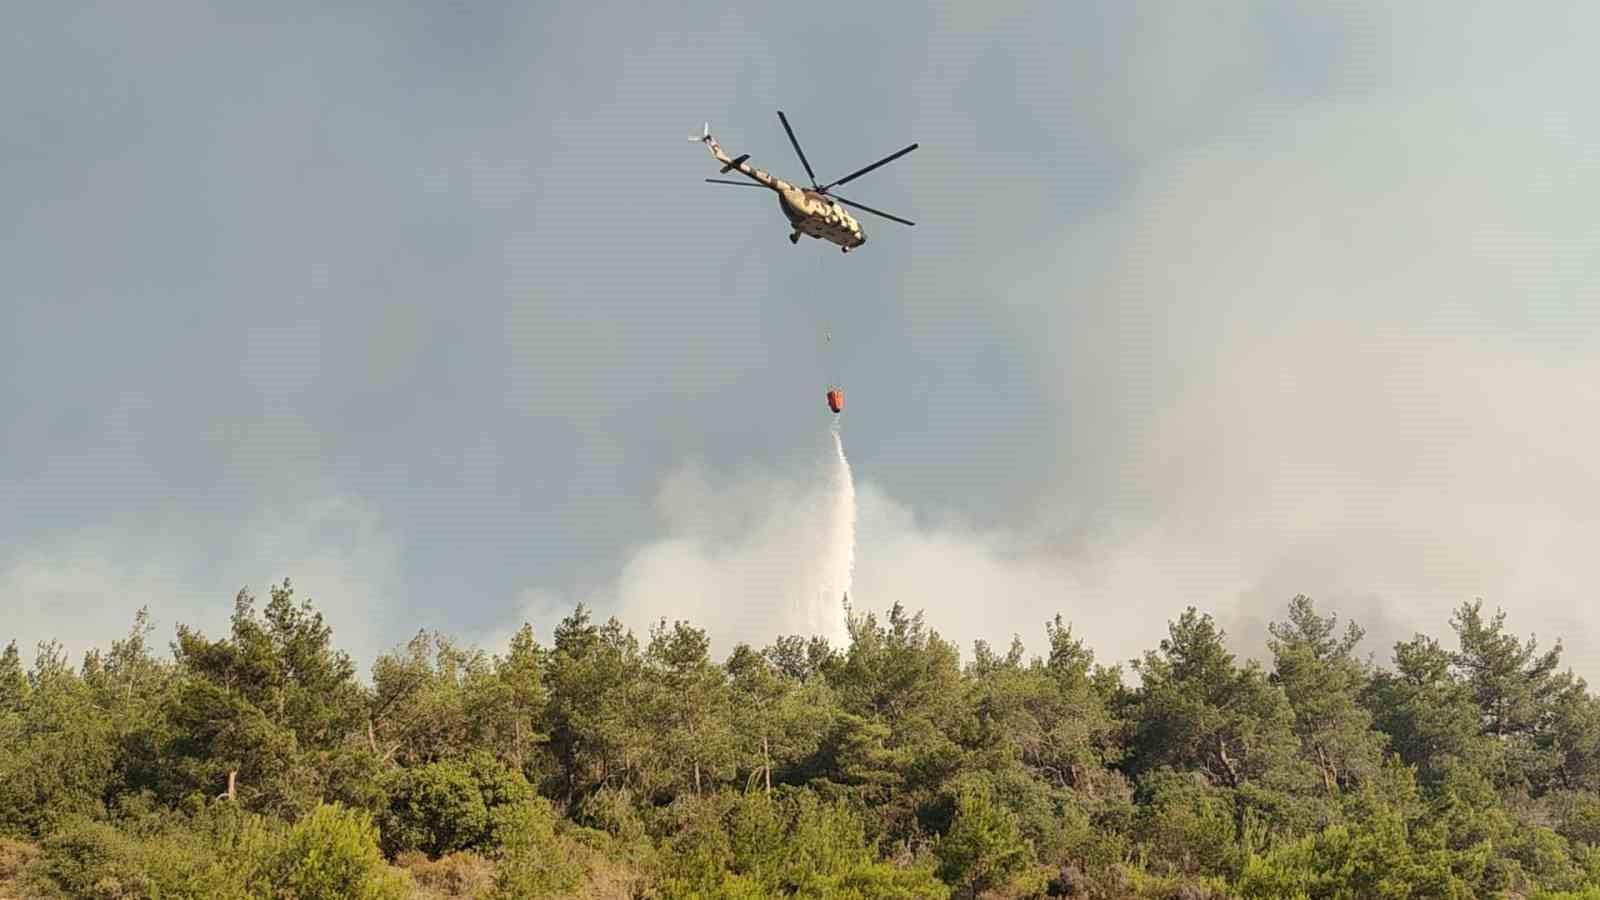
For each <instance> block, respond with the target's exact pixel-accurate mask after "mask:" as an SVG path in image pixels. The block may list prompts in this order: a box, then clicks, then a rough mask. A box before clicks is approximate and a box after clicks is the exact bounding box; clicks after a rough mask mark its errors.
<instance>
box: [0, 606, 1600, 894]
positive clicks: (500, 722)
mask: <svg viewBox="0 0 1600 900" xmlns="http://www.w3.org/2000/svg"><path fill="white" fill-rule="evenodd" d="M1449 626H1450V628H1451V631H1452V632H1453V638H1452V639H1451V640H1449V641H1446V642H1440V641H1438V640H1435V639H1434V638H1430V637H1426V636H1423V635H1418V636H1416V637H1415V638H1414V639H1413V640H1410V641H1406V642H1402V643H1400V644H1398V645H1396V646H1395V647H1394V648H1393V652H1392V657H1391V659H1390V660H1389V661H1388V662H1387V663H1386V664H1379V663H1376V662H1374V661H1372V660H1369V659H1363V658H1362V657H1361V656H1359V655H1358V646H1359V644H1360V642H1361V639H1362V632H1361V630H1360V629H1359V628H1358V627H1357V626H1356V625H1354V624H1346V625H1345V626H1344V627H1343V629H1342V630H1341V629H1340V628H1339V627H1338V622H1337V620H1336V617H1335V616H1333V615H1324V614H1323V613H1321V612H1319V611H1318V610H1317V609H1316V608H1315V607H1314V606H1313V604H1312V602H1311V601H1310V600H1309V599H1307V598H1305V597H1296V598H1294V600H1292V601H1291V602H1290V603H1289V605H1288V608H1287V610H1286V612H1285V614H1284V616H1283V619H1282V621H1279V622H1275V623H1273V624H1272V626H1271V635H1272V639H1271V641H1270V651H1271V659H1270V661H1268V663H1267V664H1258V663H1257V662H1254V661H1242V660H1240V659H1239V658H1237V657H1236V656H1235V655H1234V654H1233V653H1231V652H1229V650H1228V649H1227V644H1226V640H1225V635H1224V634H1223V633H1222V631H1220V630H1219V629H1218V627H1217V625H1216V623H1215V622H1214V621H1213V620H1212V618H1211V617H1210V616H1207V615H1204V614H1202V613H1200V612H1198V611H1196V610H1194V609H1189V610H1187V611H1185V612H1183V613H1182V614H1181V615H1180V616H1179V617H1178V618H1177V619H1176V621H1173V622H1172V623H1170V626H1169V634H1168V637H1167V638H1166V639H1165V640H1163V641H1161V643H1160V646H1159V647H1157V648H1155V649H1153V650H1150V651H1148V652H1146V653H1145V654H1143V655H1142V657H1141V658H1139V659H1138V660H1135V661H1133V663H1132V666H1131V671H1130V672H1129V673H1128V675H1129V676H1130V677H1128V678H1127V679H1124V677H1123V672H1122V671H1121V669H1120V667H1116V666H1112V667H1107V666H1103V665H1098V664H1096V662H1095V658H1094V655H1093V654H1092V653H1091V652H1090V650H1089V649H1088V648H1087V647H1086V646H1085V645H1084V643H1083V641H1082V640H1081V639H1079V638H1078V637H1076V636H1075V635H1074V634H1073V633H1072V630H1071V628H1070V627H1069V626H1067V625H1066V624H1064V623H1063V622H1062V621H1061V619H1060V618H1059V617H1057V618H1056V619H1055V620H1054V621H1052V622H1048V623H1045V628H1044V637H1045V638H1046V639H1047V641H1048V652H1047V653H1046V654H1045V655H1044V656H1042V657H1036V658H1032V659H1025V658H1024V657H1025V653H1024V650H1023V647H1022V644H1021V643H1020V641H1019V642H1014V643H1013V645H1012V647H1011V648H1010V649H1009V650H1008V651H1007V652H1005V653H998V652H996V651H995V650H994V649H992V648H990V647H988V646H987V645H985V644H983V643H982V642H978V643H977V644H976V645H975V646H974V648H973V653H972V654H971V655H970V658H969V659H967V660H966V661H965V662H963V660H962V657H961V654H960V653H959V652H958V649H957V647H956V646H955V645H954V644H952V643H950V642H949V641H947V640H946V639H945V638H943V637H941V636H940V635H938V634H936V633H934V632H932V631H930V630H929V629H928V628H926V627H925V625H924V623H923V620H922V618H921V616H920V615H910V614H908V613H907V612H906V611H905V610H904V609H902V608H900V607H898V606H896V607H895V608H893V609H891V610H889V611H888V613H887V617H886V618H885V619H883V620H879V619H878V618H877V617H876V616H874V615H870V614H869V615H864V616H856V617H853V618H852V621H851V623H850V638H849V642H848V645H847V646H843V647H833V646H830V645H829V644H828V643H827V642H826V641H823V640H821V639H817V638H809V639H808V638H805V637H798V636H791V637H783V638H780V639H778V640H777V641H776V642H774V643H773V644H772V645H771V646H769V647H766V648H765V649H756V648H753V647H749V646H743V645H741V646H739V647H737V648H734V649H733V651H732V652H731V653H730V654H729V655H728V656H727V658H726V659H725V660H723V661H722V662H720V663H719V662H718V661H716V660H715V659H713V657H712V656H711V653H710V646H709V643H708V641H707V640H706V636H705V633H704V632H703V631H701V630H699V629H696V628H694V627H693V626H692V625H690V624H687V623H681V622H680V623H674V624H672V625H668V624H667V623H666V622H665V621H663V622H661V623H660V624H659V625H658V626H656V627H655V628H652V629H651V631H650V633H649V634H648V635H647V639H646V640H645V641H644V642H643V643H642V644H641V642H640V639H639V638H638V637H636V636H635V635H634V634H632V633H630V632H629V631H628V630H627V629H625V628H623V627H622V626H621V625H620V624H619V623H617V622H615V621H610V622H605V623H597V622H594V621H592V619H591V616H590V614H589V612H588V611H587V610H585V609H584V608H583V607H581V606H580V607H578V608H577V609H576V610H575V611H574V612H573V613H572V614H571V615H570V616H568V617H567V618H566V619H565V620H564V621H562V622H561V624H560V626H559V627H558V628H556V630H555V633H554V634H553V635H552V639H551V643H550V645H549V646H541V645H540V644H539V643H538V642H536V641H535V639H534V636H533V631H532V629H531V628H529V627H526V626H524V628H523V629H522V630H521V631H520V632H518V633H517V634H516V636H515V637H513V638H512V639H511V641H510V643H509V645H508V646H507V647H505V648H504V653H503V655H493V656H491V655H487V654H485V653H484V652H481V651H478V650H475V649H471V648H467V647H463V646H460V645H458V644H457V643H455V642H453V641H452V640H451V639H450V638H448V637H446V636H443V635H439V634H430V633H423V634H419V635H417V637H416V638H415V639H413V640H412V641H411V642H410V643H409V644H408V645H407V646H405V647H404V648H402V649H399V650H397V651H396V652H393V653H390V654H387V655H385V656H383V657H381V658H379V659H378V660H377V661H376V662H375V663H374V664H373V666H372V669H371V674H370V678H366V679H363V678H362V677H360V675H359V673H358V672H357V668H356V666H355V665H354V664H353V663H352V662H351V660H350V659H349V657H348V656H346V655H345V654H343V653H341V652H339V651H338V650H337V649H336V648H335V646H334V644H333V640H332V638H333V636H332V633H331V630H330V629H329V627H328V626H327V625H326V623H325V622H324V621H323V618H322V616H321V615H320V614H319V613H318V612H317V611H316V610H315V609H314V607H313V606H312V605H311V604H310V603H309V602H301V603H297V602H296V601H295V600H294V597H293V592H292V590H291V587H290V585H289V582H288V581H285V582H284V583H283V584H282V585H281V586H275V587H273V588H272V591H271V598H270V600H269V602H268V603H267V604H266V605H265V607H264V608H262V609H259V610H258V609H257V607H256V602H255V600H254V598H252V597H251V596H250V595H249V594H248V593H241V594H240V595H239V597H238V598H237V601H236V606H235V611H234V616H233V621H232V628H231V630H230V633H229V634H227V635H226V636H224V637H220V638H212V637H208V636H206V635H204V634H201V633H199V632H196V631H194V630H192V629H190V628H187V627H182V626H180V627H179V628H178V629H177V634H176V639H175V640H174V642H173V644H172V653H171V655H170V657H168V656H166V655H164V654H159V653H156V652H154V651H153V649H152V647H151V646H150V643H149V639H150V635H151V632H152V629H151V627H150V626H149V624H148V620H147V617H146V615H145V613H144V612H143V611H141V612H140V613H139V614H138V615H137V616H136V618H135V620H134V627H133V629H132V631H131V633H130V634H129V635H128V637H127V638H126V639H123V640H120V641H116V642H114V643H113V644H112V645H111V646H110V648H109V650H95V651H91V652H90V653H88V654H87V656H86V657H85V658H84V660H83V661H82V663H81V665H78V666H73V665H72V664H70V662H69V661H68V660H67V659H66V658H65V656H64V654H63V652H62V651H61V649H60V647H59V645H56V644H45V645H42V646H41V647H40V648H39V650H38V653H37V654H36V656H35V658H34V660H33V662H32V665H31V666H26V667H25V666H24V664H23V661H22V655H21V654H20V653H19V652H18V651H17V648H16V646H15V644H14V643H13V644H12V645H11V646H9V647H7V648H6V649H5V651H4V654H3V655H0V895H5V894H7V892H8V891H10V892H12V893H17V894H21V895H25V896H41V897H58V896H60V897H67V896H70V897H107V898H114V897H151V898H154V897H163V898H164V897H295V898H320V897H363V898H389V897H396V898H398V897H469V896H477V897H545V896H551V897H554V896H578V897H659V898H678V897H682V898H688V897H704V898H711V897H727V898H765V897H779V896H801V897H840V898H929V897H1047V896H1055V897H1086V898H1113V897H1146V898H1157V897H1170V898H1190V900H1203V898H1211V897H1216V898H1220V897H1248V898H1294V897H1305V898H1369V897H1372V898H1389V897H1394V898H1402V897H1403V898H1425V897H1438V898H1458V897H1459V898H1474V897H1494V896H1516V897H1540V898H1551V900H1553V898H1558V897H1571V898H1579V897H1587V898H1597V900H1600V850H1597V847H1600V704H1597V701H1596V699H1595V698H1594V697H1593V696H1591V695H1590V694H1589V693H1588V691H1587V687H1586V685H1585V684H1584V683H1583V682H1582V681H1581V680H1579V679H1577V678H1575V677H1573V676H1572V675H1571V674H1570V672H1569V671H1567V670H1565V669H1564V668H1563V666H1562V663H1561V652H1562V651H1561V647H1560V645H1559V644H1557V645H1556V646H1554V647H1552V648H1550V649H1548V650H1546V649H1542V648H1541V647H1539V645H1538V644H1537V643H1536V642H1535V641H1534V640H1533V639H1531V638H1529V639H1523V638H1521V637H1519V636H1517V635H1516V634H1515V633H1514V632H1512V631H1511V630H1510V629H1509V628H1508V626H1507V624H1506V619H1505V616H1504V614H1500V613H1497V614H1494V615H1489V614H1487V613H1486V612H1485V611H1484V609H1483V607H1482V604H1481V603H1469V604H1464V605H1463V606H1461V607H1460V609H1458V610H1457V611H1456V613H1455V615H1454V617H1453V618H1452V620H1451V621H1450V623H1449ZM1134 684H1136V685H1137V686H1136V687H1135V686H1131V685H1134Z"/></svg>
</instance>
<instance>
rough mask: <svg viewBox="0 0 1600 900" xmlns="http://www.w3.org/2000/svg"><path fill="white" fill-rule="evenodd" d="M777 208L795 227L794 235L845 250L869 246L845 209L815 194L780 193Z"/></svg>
mask: <svg viewBox="0 0 1600 900" xmlns="http://www.w3.org/2000/svg"><path fill="white" fill-rule="evenodd" d="M778 207H779V208H780V209H782V210H783V214H784V216H785V217H787V218H788V220H789V224H790V225H793V226H794V231H795V234H808V235H810V236H812V237H814V238H820V239H821V240H825V241H831V242H832V243H835V244H838V245H839V246H840V247H843V248H845V249H846V250H849V249H852V248H855V247H859V246H861V245H862V244H865V243H866V242H867V235H866V232H864V231H862V230H861V223H860V222H858V221H856V218H855V217H854V216H852V215H850V214H849V213H848V212H845V210H844V207H842V206H840V205H839V204H838V203H835V202H834V201H832V200H830V199H828V198H827V197H826V196H824V195H822V194H818V193H815V192H813V191H804V190H800V189H799V188H793V187H791V188H790V189H788V190H786V191H783V190H780V191H778Z"/></svg>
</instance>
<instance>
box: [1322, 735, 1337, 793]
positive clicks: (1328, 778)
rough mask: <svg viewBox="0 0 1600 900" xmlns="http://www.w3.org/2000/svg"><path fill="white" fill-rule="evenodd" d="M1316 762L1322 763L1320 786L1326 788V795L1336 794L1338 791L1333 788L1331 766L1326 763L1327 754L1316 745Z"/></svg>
mask: <svg viewBox="0 0 1600 900" xmlns="http://www.w3.org/2000/svg"><path fill="white" fill-rule="evenodd" d="M1317 762H1319V763H1321V765H1322V786H1323V787H1325V788H1327V789H1328V796H1330V797H1331V796H1333V795H1335V794H1337V793H1338V791H1336V790H1334V772H1333V766H1331V765H1329V764H1328V754H1327V752H1326V751H1324V750H1323V749H1322V747H1320V746H1319V747H1317Z"/></svg>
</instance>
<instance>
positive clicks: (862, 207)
mask: <svg viewBox="0 0 1600 900" xmlns="http://www.w3.org/2000/svg"><path fill="white" fill-rule="evenodd" d="M828 196H829V197H832V198H833V199H835V200H837V201H839V202H840V203H843V204H844V205H845V206H853V207H855V208H856V209H859V210H861V211H863V212H869V213H872V214H873V215H875V216H883V217H884V218H885V219H892V220H893V221H896V222H899V223H900V224H901V225H915V224H917V223H915V222H912V221H910V220H909V219H902V218H900V217H899V216H891V215H889V214H888V213H886V212H884V211H883V210H881V209H873V208H872V207H870V206H867V205H865V204H862V203H857V202H855V201H854V200H846V199H845V198H843V197H841V196H839V195H838V194H829V195H828Z"/></svg>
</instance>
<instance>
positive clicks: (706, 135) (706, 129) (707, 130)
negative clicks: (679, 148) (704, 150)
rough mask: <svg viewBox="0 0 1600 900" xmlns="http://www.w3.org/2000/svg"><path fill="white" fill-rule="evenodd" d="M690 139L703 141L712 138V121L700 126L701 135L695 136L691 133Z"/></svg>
mask: <svg viewBox="0 0 1600 900" xmlns="http://www.w3.org/2000/svg"><path fill="white" fill-rule="evenodd" d="M689 140H690V141H700V142H702V143H703V142H706V141H709V140H711V123H710V122H707V123H705V124H704V125H702V126H701V127H700V136H699V137H695V136H694V135H692V134H691V135H689Z"/></svg>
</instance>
